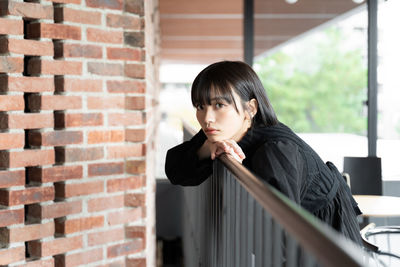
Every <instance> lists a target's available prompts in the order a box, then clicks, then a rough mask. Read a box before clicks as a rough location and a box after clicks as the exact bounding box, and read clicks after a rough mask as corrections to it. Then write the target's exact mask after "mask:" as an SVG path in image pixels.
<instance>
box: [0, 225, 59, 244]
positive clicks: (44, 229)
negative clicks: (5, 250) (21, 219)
mask: <svg viewBox="0 0 400 267" xmlns="http://www.w3.org/2000/svg"><path fill="white" fill-rule="evenodd" d="M53 235H54V222H48V223H44V224H28V225H24V226H23V227H19V228H1V229H0V241H1V242H3V243H8V244H11V243H16V242H25V241H30V240H36V239H42V238H45V237H49V236H53Z"/></svg>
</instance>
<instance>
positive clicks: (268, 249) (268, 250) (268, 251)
mask: <svg viewBox="0 0 400 267" xmlns="http://www.w3.org/2000/svg"><path fill="white" fill-rule="evenodd" d="M263 218H264V224H263V239H264V241H265V244H264V247H263V252H264V253H263V255H264V259H263V266H271V262H272V243H273V238H272V230H271V228H272V225H271V224H272V220H271V217H270V215H269V214H268V212H266V211H265V210H263Z"/></svg>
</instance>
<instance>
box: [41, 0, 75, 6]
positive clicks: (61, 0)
mask: <svg viewBox="0 0 400 267" xmlns="http://www.w3.org/2000/svg"><path fill="white" fill-rule="evenodd" d="M48 1H50V2H54V3H61V4H78V5H80V4H81V3H82V0H48Z"/></svg>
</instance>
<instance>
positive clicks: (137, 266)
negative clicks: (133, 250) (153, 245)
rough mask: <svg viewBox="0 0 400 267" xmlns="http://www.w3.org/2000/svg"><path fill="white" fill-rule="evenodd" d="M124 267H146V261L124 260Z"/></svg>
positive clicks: (136, 259)
mask: <svg viewBox="0 0 400 267" xmlns="http://www.w3.org/2000/svg"><path fill="white" fill-rule="evenodd" d="M125 266H126V267H146V266H147V265H146V259H145V258H132V259H131V258H126V262H125Z"/></svg>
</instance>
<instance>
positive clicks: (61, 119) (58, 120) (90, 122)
mask: <svg viewBox="0 0 400 267" xmlns="http://www.w3.org/2000/svg"><path fill="white" fill-rule="evenodd" d="M55 124H56V127H84V126H100V125H103V114H102V113H71V114H70V113H56V115H55Z"/></svg>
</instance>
